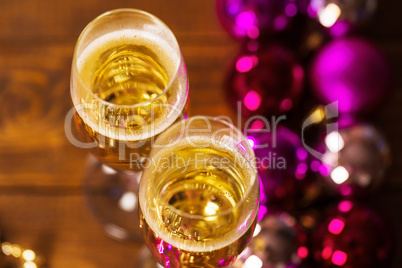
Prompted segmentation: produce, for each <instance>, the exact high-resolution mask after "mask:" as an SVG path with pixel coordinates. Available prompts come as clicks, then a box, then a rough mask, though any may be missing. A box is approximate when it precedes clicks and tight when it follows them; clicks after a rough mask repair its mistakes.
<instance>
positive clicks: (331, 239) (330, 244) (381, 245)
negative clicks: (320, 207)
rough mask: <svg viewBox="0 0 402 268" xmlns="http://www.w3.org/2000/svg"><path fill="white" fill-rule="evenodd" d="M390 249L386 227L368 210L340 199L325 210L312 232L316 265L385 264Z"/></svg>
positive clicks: (374, 267) (362, 267) (371, 267)
mask: <svg viewBox="0 0 402 268" xmlns="http://www.w3.org/2000/svg"><path fill="white" fill-rule="evenodd" d="M392 248H393V241H392V236H391V233H390V228H389V226H388V225H387V223H386V222H385V221H384V219H383V218H382V217H381V216H380V215H378V214H377V213H375V212H374V211H373V210H372V209H370V208H368V207H366V206H363V205H360V204H358V203H356V202H353V201H349V200H343V201H341V202H340V203H339V204H338V205H337V206H336V207H334V208H330V209H328V210H327V211H326V216H325V219H324V220H323V221H322V222H321V223H320V224H319V225H318V227H317V228H316V230H315V231H314V233H313V255H314V258H315V260H316V261H317V263H318V265H319V267H323V268H324V267H344V268H378V267H388V266H387V264H388V262H389V259H390V256H391V252H392Z"/></svg>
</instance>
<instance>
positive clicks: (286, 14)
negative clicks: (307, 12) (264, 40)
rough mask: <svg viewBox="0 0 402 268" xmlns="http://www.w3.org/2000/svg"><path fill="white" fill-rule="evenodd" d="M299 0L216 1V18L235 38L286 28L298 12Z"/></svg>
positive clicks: (252, 37) (253, 37) (253, 36)
mask: <svg viewBox="0 0 402 268" xmlns="http://www.w3.org/2000/svg"><path fill="white" fill-rule="evenodd" d="M298 1H299V0H297V1H296V0H217V1H216V10H217V14H218V18H219V20H220V22H221V24H222V26H223V28H224V29H225V30H226V31H227V33H228V34H229V35H230V36H232V37H233V38H234V39H236V40H242V39H245V38H251V39H256V38H258V37H259V36H260V35H261V34H266V33H274V32H279V31H282V30H284V29H286V28H287V27H288V25H289V23H290V22H291V20H292V18H293V17H295V16H296V15H297V13H298V12H299V5H298Z"/></svg>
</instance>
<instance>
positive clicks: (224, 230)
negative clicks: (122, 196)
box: [140, 148, 258, 267]
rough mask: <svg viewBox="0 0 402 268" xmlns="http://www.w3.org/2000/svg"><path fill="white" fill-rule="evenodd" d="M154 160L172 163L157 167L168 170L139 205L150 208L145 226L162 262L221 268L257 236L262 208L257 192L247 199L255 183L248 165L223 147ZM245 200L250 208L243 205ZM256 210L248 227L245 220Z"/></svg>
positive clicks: (156, 178)
mask: <svg viewBox="0 0 402 268" xmlns="http://www.w3.org/2000/svg"><path fill="white" fill-rule="evenodd" d="M172 152H173V151H172ZM155 159H156V161H158V159H161V160H162V161H167V162H166V163H163V162H159V163H158V164H159V165H161V166H163V165H166V166H167V167H168V168H166V169H163V168H162V170H160V168H159V171H158V169H156V170H154V172H152V175H151V176H153V178H152V180H150V182H149V183H150V185H152V187H150V188H148V189H149V191H147V192H146V193H145V194H144V195H140V198H142V197H143V196H145V200H140V203H142V201H143V203H142V205H141V209H143V208H144V207H143V206H148V207H147V208H146V209H147V213H144V212H143V211H142V215H141V225H142V228H143V229H144V231H145V240H146V241H147V244H148V246H149V247H150V248H151V250H152V251H153V254H154V255H155V256H158V257H157V258H158V261H159V262H160V263H161V264H162V265H166V261H169V262H170V264H169V265H170V267H222V266H225V265H228V264H229V263H231V262H233V261H234V260H235V259H236V257H237V256H238V255H239V254H240V253H241V252H242V251H243V249H244V248H245V245H246V244H247V242H248V241H249V239H250V238H251V236H252V234H253V230H254V227H255V223H256V218H257V212H256V211H257V210H258V206H257V207H256V205H255V204H256V202H258V201H257V196H258V193H257V194H256V195H254V198H252V199H250V198H247V199H243V197H244V194H245V191H246V189H247V186H248V184H250V180H251V179H250V177H249V176H250V175H251V173H250V172H248V171H247V168H245V169H243V168H244V163H243V164H239V163H237V162H236V159H235V157H234V155H233V154H231V153H229V152H225V151H223V150H222V149H221V148H220V149H216V148H204V149H196V148H182V149H181V150H177V151H174V153H173V154H171V155H170V156H169V154H168V153H164V155H163V156H162V157H160V158H158V156H157V157H156V158H155ZM146 172H148V170H147V171H146ZM148 174H149V173H147V174H144V176H146V175H148ZM241 200H242V202H245V204H244V205H242V206H238V203H239V202H240V201H241ZM167 204H169V205H170V206H169V207H167ZM149 206H155V207H149ZM253 209H254V210H255V211H254V215H253V216H252V217H251V219H250V221H248V220H246V222H248V224H246V225H247V226H245V221H244V219H245V216H246V215H249V213H252V211H253ZM178 211H180V212H178ZM145 214H147V215H145ZM243 227H244V228H243Z"/></svg>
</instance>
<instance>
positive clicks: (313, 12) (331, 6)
mask: <svg viewBox="0 0 402 268" xmlns="http://www.w3.org/2000/svg"><path fill="white" fill-rule="evenodd" d="M376 9H377V0H347V1H344V0H314V1H310V4H309V5H308V8H307V13H308V15H309V16H310V17H312V18H316V19H317V20H318V21H319V22H320V23H321V24H322V25H323V26H325V27H328V28H330V27H333V26H337V24H338V23H341V24H343V23H346V24H343V26H342V27H347V28H350V27H353V26H354V25H360V24H362V23H364V22H366V21H367V20H369V19H370V18H371V17H372V16H373V14H374V13H375V11H376ZM338 26H339V25H338ZM338 31H339V30H338Z"/></svg>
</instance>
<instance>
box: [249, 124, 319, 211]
mask: <svg viewBox="0 0 402 268" xmlns="http://www.w3.org/2000/svg"><path fill="white" fill-rule="evenodd" d="M257 122H258V121H256V122H254V123H253V126H254V125H257ZM247 135H248V136H247V139H248V140H249V142H250V143H251V145H252V146H253V149H254V152H255V156H256V162H257V168H258V173H259V177H260V181H261V195H260V196H261V204H262V205H279V206H280V207H281V208H282V209H287V210H292V209H294V208H295V207H296V206H297V207H302V206H307V205H308V204H310V203H311V202H312V201H313V200H315V199H316V198H317V197H318V195H319V194H320V192H321V191H320V189H319V185H318V184H316V183H315V181H314V180H312V178H308V177H307V176H306V175H307V172H308V168H309V167H308V153H307V151H306V150H305V149H304V147H303V146H302V144H301V141H300V138H299V136H298V135H296V134H295V133H294V132H292V131H291V130H289V129H287V128H286V127H283V126H279V127H277V128H275V129H273V128H271V129H270V131H267V128H264V129H262V130H261V129H260V130H257V129H249V130H248V133H247ZM265 210H266V209H265V208H264V207H261V209H260V215H262V216H263V214H264V211H265Z"/></svg>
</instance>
